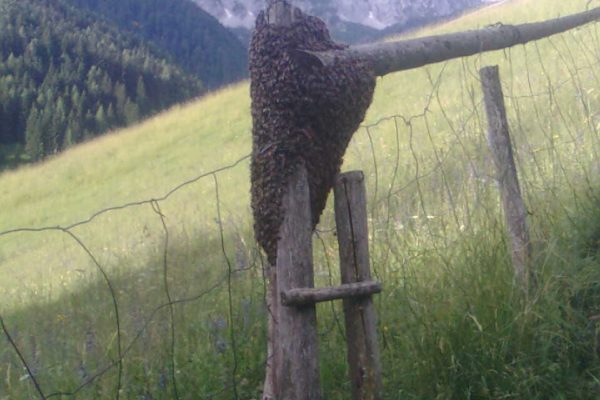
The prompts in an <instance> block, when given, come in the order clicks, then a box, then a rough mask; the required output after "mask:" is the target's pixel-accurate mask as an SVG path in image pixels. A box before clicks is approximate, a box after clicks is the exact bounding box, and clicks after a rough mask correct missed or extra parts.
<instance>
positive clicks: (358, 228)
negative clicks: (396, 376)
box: [334, 171, 383, 400]
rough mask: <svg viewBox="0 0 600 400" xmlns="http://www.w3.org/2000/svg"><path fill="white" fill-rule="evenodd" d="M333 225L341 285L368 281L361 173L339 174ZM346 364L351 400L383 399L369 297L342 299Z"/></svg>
mask: <svg viewBox="0 0 600 400" xmlns="http://www.w3.org/2000/svg"><path fill="white" fill-rule="evenodd" d="M334 193H335V201H334V203H335V224H336V228H337V237H338V243H339V247H340V248H339V251H340V269H341V275H342V283H343V284H348V283H355V282H364V281H370V280H371V271H370V266H369V230H368V224H367V195H366V189H365V178H364V175H363V173H362V172H361V171H354V172H348V173H345V174H342V175H340V176H339V177H338V179H337V182H336V184H335V187H334ZM344 317H345V322H346V340H347V346H348V364H349V367H350V370H349V372H350V381H351V384H352V399H353V400H380V399H381V398H382V397H383V389H382V388H383V384H382V380H381V361H380V357H379V345H378V343H377V314H376V312H375V307H374V306H373V299H372V297H371V296H366V297H362V298H348V299H344Z"/></svg>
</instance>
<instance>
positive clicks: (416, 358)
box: [0, 0, 600, 400]
mask: <svg viewBox="0 0 600 400" xmlns="http://www.w3.org/2000/svg"><path fill="white" fill-rule="evenodd" d="M586 4H587V1H583V0H582V1H570V2H555V1H551V0H537V1H534V0H528V1H527V0H522V1H513V2H509V3H505V4H503V5H502V6H496V7H493V8H491V9H484V10H480V11H478V12H477V13H474V14H469V15H466V16H465V17H463V18H462V19H460V20H458V21H455V22H451V23H447V24H444V25H442V26H440V27H437V28H434V29H433V30H430V31H427V32H422V33H423V34H430V33H434V32H439V31H447V30H458V29H464V28H467V27H474V26H484V25H487V24H490V23H495V22H497V21H498V20H501V21H503V22H525V21H530V20H534V19H543V18H550V17H555V16H557V15H564V14H566V13H570V12H575V11H581V10H583V9H585V7H586ZM599 39H600V35H599V34H598V28H597V27H596V26H589V27H586V28H583V29H579V30H576V31H572V32H569V33H566V34H563V35H560V36H557V37H554V38H551V39H546V40H543V41H540V42H538V43H535V44H531V45H528V46H525V47H518V48H515V49H511V50H507V51H505V52H498V53H492V54H489V55H482V56H477V57H471V58H468V59H462V60H458V61H454V62H449V63H445V64H443V65H436V66H431V67H428V68H424V69H419V70H415V71H408V72H405V73H402V74H393V75H390V76H387V77H385V78H383V79H380V80H379V82H378V88H377V92H376V96H375V100H374V104H373V106H372V107H371V109H370V110H369V114H368V116H367V119H366V121H365V125H364V127H363V128H361V129H360V130H359V131H358V132H357V133H356V134H355V137H354V140H353V143H352V145H351V147H350V149H349V151H348V155H347V157H346V164H345V166H344V169H362V170H364V171H365V174H366V177H367V182H368V191H369V194H370V198H369V204H368V207H369V224H370V229H371V234H370V246H371V259H372V267H373V270H374V273H375V275H376V277H377V278H378V279H379V280H381V281H382V282H383V284H384V292H383V293H382V294H381V295H379V296H377V298H376V304H377V310H378V315H379V332H380V344H381V346H382V356H383V370H384V384H385V398H386V399H404V398H406V399H575V398H576V399H595V398H598V396H599V395H600V393H599V390H600V386H598V383H599V382H598V379H599V378H600V377H599V375H598V374H599V372H600V371H599V367H600V362H599V360H598V351H597V350H598V325H597V323H598V321H599V320H600V316H599V315H600V302H599V301H598V300H600V298H599V296H600V289H599V288H600V286H599V282H600V268H599V267H600V252H599V250H600V242H599V241H600V206H599V200H600V194H599V192H598V190H599V189H598V188H599V182H598V176H599V172H600V164H599V163H600V161H599V160H600V158H599V157H598V156H599V154H600V138H599V136H598V128H599V126H598V123H599V122H600V120H599V119H598V114H597V112H596V111H595V110H597V109H598V108H599V105H600V104H599V101H598V100H599V94H600V92H599V90H600V85H599V83H600V80H599V79H598V78H599V76H600V75H599V74H598V73H597V67H598V62H599V61H600V59H599V58H598V56H597V54H598V50H600V40H599ZM492 63H498V64H500V66H501V74H502V78H503V86H504V88H505V94H506V100H507V105H508V111H509V118H510V123H511V130H512V134H513V140H514V146H515V153H516V155H517V163H518V170H519V175H520V178H521V185H522V190H523V192H524V194H525V197H526V203H527V208H528V210H529V211H530V216H529V225H530V228H531V231H532V232H531V233H532V237H533V240H534V248H535V259H534V265H533V267H534V268H535V270H536V271H537V274H538V285H537V288H536V289H535V290H534V291H533V293H532V295H531V296H530V298H529V299H524V298H523V296H522V295H521V293H520V292H519V291H518V290H517V289H515V287H514V285H513V275H512V269H511V265H510V255H509V251H508V243H507V239H506V236H505V233H504V224H503V218H502V213H501V210H500V207H499V200H498V194H497V190H496V185H495V180H494V171H493V169H492V168H491V167H492V164H491V162H490V158H489V155H488V153H487V144H486V139H485V126H486V121H485V116H484V114H483V110H482V95H481V91H480V85H479V82H478V75H477V71H478V68H479V67H480V66H483V65H488V64H492ZM249 130H250V119H249V99H248V87H247V84H242V85H238V86H235V87H232V88H229V89H226V90H225V91H222V92H220V93H218V94H215V95H213V96H211V97H209V98H204V99H200V100H198V101H196V102H193V103H190V104H187V105H183V106H179V107H176V108H175V109H173V110H171V111H170V112H168V113H165V114H162V115H159V116H156V117H154V118H152V119H150V120H148V121H146V122H145V123H143V124H141V125H139V126H136V127H133V128H130V129H128V130H126V131H122V132H119V133H118V134H114V135H110V136H108V137H105V138H101V139H99V140H97V141H94V142H90V143H88V144H85V145H83V146H80V147H77V148H75V149H73V150H70V151H68V152H67V153H65V154H62V155H59V156H57V157H56V158H54V159H52V160H50V161H48V162H45V163H43V164H39V165H34V166H29V167H26V168H23V169H21V170H17V171H11V172H5V173H3V174H2V175H0V187H2V189H3V196H2V197H0V209H2V210H4V212H3V213H2V214H1V215H0V231H7V230H11V229H14V228H20V227H44V226H48V227H56V226H60V227H62V228H54V229H50V230H45V231H42V232H33V231H19V232H18V233H11V234H6V235H0V269H1V270H2V275H1V276H2V279H0V315H2V317H3V319H4V321H5V322H6V326H7V329H8V333H9V334H10V335H11V338H12V339H13V340H14V341H15V343H16V344H17V346H18V348H19V349H20V350H21V352H22V354H23V356H24V357H25V359H26V361H27V363H28V365H29V367H30V368H31V369H32V370H33V372H34V377H35V379H36V381H38V382H39V384H40V387H41V388H42V390H43V391H44V394H45V396H47V397H50V396H51V395H54V396H53V397H50V398H65V399H66V398H84V399H88V398H90V399H96V398H97V399H115V398H117V397H120V398H124V399H197V398H215V399H231V398H236V397H237V398H239V399H257V398H259V396H260V386H261V380H262V374H263V372H264V362H265V359H264V357H265V321H266V312H265V309H264V305H263V303H264V302H263V298H264V290H265V288H264V280H263V277H262V269H261V267H262V266H263V262H264V261H263V258H262V255H261V253H260V252H259V251H258V249H257V248H256V246H255V244H254V240H253V238H252V234H251V224H252V221H251V219H250V213H249V206H248V203H249V202H248V193H249V183H248V180H249V177H248V160H247V159H243V157H244V156H245V155H247V154H248V153H249V149H250V133H249ZM238 160H242V161H240V162H239V163H237V164H235V162H236V161H238ZM229 164H231V165H234V166H232V167H231V168H228V169H225V170H222V171H219V172H216V173H214V174H210V173H209V172H210V171H212V170H215V169H217V168H219V167H221V166H224V165H229ZM207 173H208V174H207ZM203 174H207V175H206V176H204V175H203ZM196 177H201V178H200V179H198V180H193V179H194V178H196ZM187 180H193V181H190V182H189V184H188V185H186V186H184V187H181V188H180V189H179V190H177V191H174V192H170V190H171V189H172V188H174V187H176V186H177V185H178V184H180V183H181V182H185V181H187ZM167 193H170V195H169V196H167V197H166V198H164V195H165V194H167ZM152 199H156V200H152ZM144 200H148V201H144ZM139 201H142V202H141V203H137V202H139ZM128 203H131V204H129V205H128V206H127V207H125V208H118V209H114V210H111V211H109V212H106V213H102V214H100V215H98V216H96V217H95V218H93V219H92V220H91V221H89V222H88V223H85V224H81V225H76V226H73V227H70V226H71V225H72V224H75V223H77V222H78V221H85V220H87V218H88V217H89V216H91V215H94V213H95V212H96V211H98V210H100V209H104V208H106V207H112V206H118V205H122V204H128ZM333 226H334V224H333V217H332V213H331V210H329V209H328V210H327V211H326V212H325V214H324V216H323V218H322V222H321V224H320V225H319V228H318V232H317V234H316V235H315V240H314V249H315V250H314V253H315V265H316V266H317V276H316V279H317V285H320V286H324V285H329V284H335V283H336V282H337V281H338V280H339V274H338V273H337V272H336V269H337V248H336V245H335V242H336V239H335V232H334V231H333ZM65 227H69V229H66V230H65ZM109 283H110V285H109ZM169 299H170V300H169ZM117 312H118V323H119V325H118V329H117ZM318 315H319V339H320V344H319V346H320V354H321V375H322V383H323V392H324V398H327V399H334V400H335V399H347V398H349V393H350V387H349V382H348V380H347V378H346V374H347V371H346V370H347V368H346V366H345V355H344V347H343V343H344V331H343V324H342V323H341V320H343V316H342V315H341V307H340V305H339V304H335V303H330V304H322V305H319V307H318ZM61 393H62V394H61ZM36 397H39V396H38V395H37V392H36V390H35V387H34V385H32V382H31V378H30V377H29V376H28V375H27V373H26V371H25V370H24V369H23V366H22V363H21V362H20V360H19V359H18V357H17V354H16V352H15V351H14V349H13V348H12V346H10V345H9V342H8V341H7V340H4V338H1V339H0V399H1V400H5V399H6V400H8V399H23V398H36Z"/></svg>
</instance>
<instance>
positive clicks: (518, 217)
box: [480, 66, 531, 293]
mask: <svg viewBox="0 0 600 400" xmlns="http://www.w3.org/2000/svg"><path fill="white" fill-rule="evenodd" d="M480 76H481V85H482V87H483V94H484V100H485V109H486V113H487V118H488V126H489V129H488V144H489V146H490V150H491V152H492V156H493V159H494V164H495V166H496V171H497V174H498V177H497V179H498V186H499V188H500V193H501V197H502V204H503V207H504V217H505V219H506V225H507V228H508V233H509V235H510V240H511V248H512V253H511V254H512V262H513V267H514V269H515V280H516V281H517V282H518V284H519V285H520V286H521V287H522V288H523V289H524V290H525V292H526V293H527V291H528V288H529V284H530V282H529V277H530V271H529V268H530V264H531V243H530V239H529V230H528V228H527V209H526V208H525V203H524V201H523V197H522V196H521V189H520V187H519V178H518V176H517V167H516V165H515V160H514V157H513V150H512V143H511V140H510V132H509V127H508V120H507V117H506V106H505V104H504V95H503V94H502V85H501V83H500V73H499V71H498V66H494V67H486V68H483V69H481V71H480Z"/></svg>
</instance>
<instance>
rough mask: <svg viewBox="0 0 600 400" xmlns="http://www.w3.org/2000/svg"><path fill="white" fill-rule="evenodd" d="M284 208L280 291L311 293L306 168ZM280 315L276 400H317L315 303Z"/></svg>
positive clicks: (289, 308)
mask: <svg viewBox="0 0 600 400" xmlns="http://www.w3.org/2000/svg"><path fill="white" fill-rule="evenodd" d="M282 205H283V209H284V220H283V224H282V226H281V230H280V235H281V236H280V237H281V238H280V240H279V243H278V245H277V290H278V291H279V292H280V293H285V292H287V291H289V290H290V289H297V288H300V289H309V288H312V287H313V286H314V273H313V263H312V223H311V221H312V218H311V212H310V197H309V187H308V180H307V173H306V168H304V166H302V167H301V168H300V169H299V170H298V171H297V172H296V173H295V174H294V176H293V177H292V179H291V180H290V182H289V185H288V187H287V192H286V194H285V195H284V196H283V204H282ZM277 301H279V299H277ZM277 309H278V313H277V337H276V344H275V347H276V349H277V350H276V355H275V357H276V358H275V367H276V368H277V372H276V375H277V383H276V385H275V387H276V394H275V395H276V398H277V399H282V400H283V399H286V400H318V399H320V398H321V394H320V384H319V381H320V379H319V363H318V360H319V356H318V346H317V315H316V307H315V303H314V302H313V303H307V304H304V305H293V306H287V307H281V306H279V307H278V308H277Z"/></svg>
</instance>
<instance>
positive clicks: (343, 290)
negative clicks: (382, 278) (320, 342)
mask: <svg viewBox="0 0 600 400" xmlns="http://www.w3.org/2000/svg"><path fill="white" fill-rule="evenodd" d="M381 290H382V287H381V283H379V282H373V281H367V282H358V283H346V284H343V285H340V286H334V287H327V288H298V289H290V290H287V291H282V292H281V303H282V304H283V305H284V306H287V307H297V306H306V305H310V304H315V303H320V302H323V301H330V300H338V299H347V298H351V297H364V296H370V295H372V294H376V293H380V292H381Z"/></svg>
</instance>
